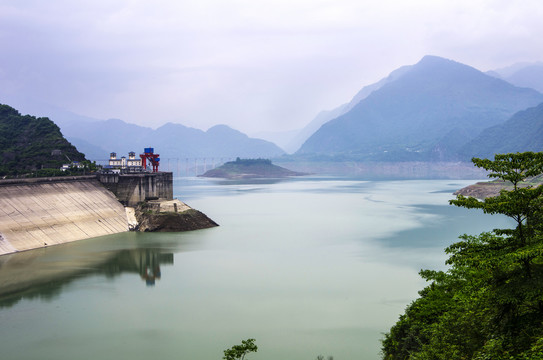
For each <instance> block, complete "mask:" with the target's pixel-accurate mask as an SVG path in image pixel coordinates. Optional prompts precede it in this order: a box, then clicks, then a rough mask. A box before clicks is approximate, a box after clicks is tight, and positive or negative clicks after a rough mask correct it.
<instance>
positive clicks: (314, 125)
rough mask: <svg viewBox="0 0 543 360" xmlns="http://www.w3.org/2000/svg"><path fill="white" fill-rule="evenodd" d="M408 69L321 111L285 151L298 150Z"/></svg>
mask: <svg viewBox="0 0 543 360" xmlns="http://www.w3.org/2000/svg"><path fill="white" fill-rule="evenodd" d="M410 68H411V65H406V66H402V67H400V68H398V69H396V70H394V71H393V72H391V73H390V75H388V76H387V77H385V78H383V79H381V80H379V81H378V82H376V83H374V84H371V85H367V86H364V87H363V88H362V89H361V90H360V91H359V92H358V93H357V94H356V95H355V96H354V97H353V98H352V99H351V101H349V102H348V103H345V104H343V105H340V106H338V107H337V108H334V109H332V110H323V111H321V112H320V113H319V114H317V116H316V117H315V118H314V119H313V120H312V121H311V122H310V123H309V124H307V125H306V126H305V127H304V128H303V129H302V130H301V131H300V132H299V133H298V134H297V135H296V136H294V137H293V139H292V140H291V141H290V143H289V144H287V145H286V146H285V150H286V151H287V152H291V153H292V152H295V151H297V150H299V149H300V147H301V146H302V145H303V144H304V142H305V141H306V140H307V139H309V137H311V135H313V134H314V133H315V132H316V131H317V130H318V129H319V128H320V127H321V126H322V125H324V124H325V123H327V122H328V121H330V120H333V119H335V118H337V117H339V116H341V115H343V114H345V113H346V112H348V111H350V110H351V109H352V108H353V107H355V106H356V105H357V104H358V103H359V102H360V101H362V100H364V99H365V98H367V97H368V96H369V95H370V94H371V93H372V92H374V91H376V90H379V89H380V88H381V87H383V86H384V85H386V84H388V83H389V82H392V81H395V80H396V79H398V78H399V77H400V76H402V75H403V74H404V73H405V72H407V71H408V70H409V69H410Z"/></svg>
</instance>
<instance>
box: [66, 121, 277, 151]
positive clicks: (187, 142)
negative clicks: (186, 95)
mask: <svg viewBox="0 0 543 360" xmlns="http://www.w3.org/2000/svg"><path fill="white" fill-rule="evenodd" d="M61 128H62V131H63V132H64V133H65V135H66V137H67V138H69V139H70V140H71V141H72V142H73V143H74V144H75V145H76V146H77V147H78V148H80V149H81V151H83V152H85V154H86V155H87V157H88V158H91V159H93V160H105V159H107V158H108V157H109V153H110V152H116V153H117V154H118V155H119V156H122V155H125V156H126V155H127V154H128V152H129V151H136V152H138V151H143V148H144V147H154V148H155V149H156V151H157V152H159V153H160V155H161V157H162V158H163V159H165V158H177V159H181V158H183V159H184V158H203V157H210V158H211V157H215V158H221V157H224V158H235V157H238V156H239V157H275V156H280V155H282V154H284V151H283V150H282V149H280V148H279V147H278V146H277V145H275V144H273V143H271V142H268V141H265V140H260V139H253V138H249V137H248V136H247V135H245V134H243V133H241V132H239V131H237V130H234V129H232V128H230V127H228V126H226V125H216V126H214V127H212V128H210V129H208V130H207V131H203V130H199V129H195V128H191V127H187V126H184V125H181V124H174V123H167V124H164V125H163V126H161V127H159V128H157V129H156V130H155V129H151V128H148V127H143V126H138V125H134V124H129V123H126V122H124V121H122V120H119V119H109V120H105V121H81V120H80V121H77V122H71V121H69V119H68V120H63V121H62V122H61Z"/></svg>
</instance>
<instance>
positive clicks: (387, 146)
mask: <svg viewBox="0 0 543 360" xmlns="http://www.w3.org/2000/svg"><path fill="white" fill-rule="evenodd" d="M542 101H543V94H541V93H538V92H537V91H535V90H533V89H527V88H519V87H515V86H513V85H511V84H509V83H508V82H506V81H504V80H501V79H497V78H495V77H492V76H489V75H486V74H484V73H482V72H481V71H479V70H476V69H474V68H472V67H470V66H467V65H463V64H460V63H458V62H455V61H452V60H447V59H443V58H440V57H436V56H425V57H424V58H423V59H422V60H421V61H420V62H419V63H417V64H415V65H413V66H410V67H407V68H402V71H401V72H400V74H399V75H398V76H397V77H395V78H394V79H392V80H391V81H388V82H387V83H385V84H383V85H382V86H381V87H380V88H378V89H377V90H374V91H373V92H371V93H370V94H369V95H368V96H367V97H366V98H364V99H362V100H361V101H359V102H358V103H357V104H356V105H354V106H353V107H352V109H350V110H349V111H347V112H346V113H344V114H343V115H341V116H339V117H337V118H336V119H334V120H331V121H329V122H327V123H326V124H324V125H322V126H321V128H320V129H319V130H318V131H317V132H316V133H315V134H313V135H312V136H311V137H310V138H309V139H308V140H307V141H306V142H305V143H304V144H303V146H302V147H301V148H300V150H299V151H298V152H297V154H298V155H308V154H312V155H326V156H329V155H336V156H337V155H341V156H343V157H348V158H356V159H359V160H374V161H409V160H418V161H440V160H455V159H458V158H459V155H458V151H459V150H460V149H461V148H462V146H464V145H465V144H466V143H467V142H469V141H470V140H471V139H473V138H474V137H476V136H477V135H479V133H481V131H482V130H484V129H486V128H488V127H491V126H495V125H498V124H500V123H502V122H504V121H505V120H507V119H508V118H509V117H511V116H512V115H513V114H514V113H516V112H517V111H520V110H524V109H527V108H528V107H532V106H535V105H537V104H539V103H541V102H542Z"/></svg>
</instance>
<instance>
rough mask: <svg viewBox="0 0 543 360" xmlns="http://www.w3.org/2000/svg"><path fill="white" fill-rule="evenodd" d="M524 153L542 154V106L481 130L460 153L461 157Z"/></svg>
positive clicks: (490, 156) (520, 112)
mask: <svg viewBox="0 0 543 360" xmlns="http://www.w3.org/2000/svg"><path fill="white" fill-rule="evenodd" d="M524 151H535V152H538V151H543V103H541V104H539V105H538V106H535V107H532V108H529V109H526V110H523V111H519V112H518V113H516V114H515V115H513V116H512V117H511V118H510V119H509V120H507V121H505V122H504V123H502V124H499V125H496V126H493V127H490V128H488V129H486V130H484V131H483V132H482V133H481V134H480V135H479V136H477V137H476V138H475V139H473V140H472V141H470V142H469V143H467V144H466V145H465V146H464V147H463V148H462V149H461V150H460V152H461V153H462V154H463V155H464V157H465V158H468V157H473V156H475V157H479V158H492V157H493V156H494V154H495V153H510V152H524Z"/></svg>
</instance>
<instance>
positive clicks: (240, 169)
mask: <svg viewBox="0 0 543 360" xmlns="http://www.w3.org/2000/svg"><path fill="white" fill-rule="evenodd" d="M303 175H308V174H306V173H301V172H296V171H292V170H289V169H285V168H283V167H280V166H277V165H273V164H272V162H271V160H269V159H240V158H239V157H238V158H237V159H236V161H230V162H227V163H225V164H224V165H221V166H219V167H218V168H215V169H212V170H209V171H206V172H205V173H204V174H203V175H199V176H200V177H209V178H223V179H236V180H239V179H264V178H285V177H290V176H303Z"/></svg>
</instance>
